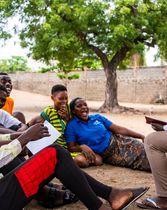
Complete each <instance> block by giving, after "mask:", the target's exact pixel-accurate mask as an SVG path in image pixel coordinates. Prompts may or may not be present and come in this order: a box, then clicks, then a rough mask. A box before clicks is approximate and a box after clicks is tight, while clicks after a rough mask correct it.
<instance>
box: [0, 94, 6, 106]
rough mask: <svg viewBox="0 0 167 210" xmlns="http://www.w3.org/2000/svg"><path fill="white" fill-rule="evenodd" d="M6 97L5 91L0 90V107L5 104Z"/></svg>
mask: <svg viewBox="0 0 167 210" xmlns="http://www.w3.org/2000/svg"><path fill="white" fill-rule="evenodd" d="M6 98H7V93H6V92H5V91H3V90H0V109H1V108H2V107H3V106H4V105H5V102H6Z"/></svg>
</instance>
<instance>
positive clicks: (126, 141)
mask: <svg viewBox="0 0 167 210" xmlns="http://www.w3.org/2000/svg"><path fill="white" fill-rule="evenodd" d="M70 108H71V112H72V113H73V115H74V118H73V119H72V120H71V121H70V122H69V123H68V125H67V128H66V132H65V136H66V141H67V143H68V149H69V151H70V152H82V153H83V155H82V156H83V159H82V161H83V165H85V166H87V165H89V164H93V165H96V164H94V163H95V160H96V155H99V156H100V157H101V158H102V160H103V161H104V162H106V163H109V164H112V165H117V166H124V167H129V168H133V169H139V170H145V171H150V165H149V162H148V160H147V157H146V153H145V150H144V145H143V143H142V142H140V141H138V140H136V139H135V138H138V139H141V140H143V139H144V135H142V134H140V133H137V132H134V131H132V130H130V129H127V128H125V127H122V126H119V125H116V124H114V123H113V122H111V121H109V120H108V119H107V118H105V117H103V116H102V115H99V114H95V115H89V109H88V106H87V103H86V102H85V101H84V100H83V99H81V98H76V99H74V100H73V101H72V102H71V103H70ZM118 134H119V135H118ZM131 137H133V138H131Z"/></svg>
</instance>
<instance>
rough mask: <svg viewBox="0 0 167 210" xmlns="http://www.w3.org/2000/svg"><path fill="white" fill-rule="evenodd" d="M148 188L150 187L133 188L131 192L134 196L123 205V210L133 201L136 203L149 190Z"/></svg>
mask: <svg viewBox="0 0 167 210" xmlns="http://www.w3.org/2000/svg"><path fill="white" fill-rule="evenodd" d="M148 189H149V187H146V188H137V189H131V192H132V193H133V197H132V198H131V200H130V201H129V202H128V203H126V204H125V205H124V206H123V207H121V210H125V209H127V208H128V207H129V206H130V205H131V204H132V203H134V202H135V201H136V200H138V199H139V198H140V197H141V196H142V195H144V194H145V193H146V192H147V191H148Z"/></svg>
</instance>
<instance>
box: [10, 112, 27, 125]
mask: <svg viewBox="0 0 167 210" xmlns="http://www.w3.org/2000/svg"><path fill="white" fill-rule="evenodd" d="M12 115H13V117H15V118H17V119H18V120H20V122H22V123H24V124H26V119H25V116H24V114H23V113H22V112H14V113H13V114H12Z"/></svg>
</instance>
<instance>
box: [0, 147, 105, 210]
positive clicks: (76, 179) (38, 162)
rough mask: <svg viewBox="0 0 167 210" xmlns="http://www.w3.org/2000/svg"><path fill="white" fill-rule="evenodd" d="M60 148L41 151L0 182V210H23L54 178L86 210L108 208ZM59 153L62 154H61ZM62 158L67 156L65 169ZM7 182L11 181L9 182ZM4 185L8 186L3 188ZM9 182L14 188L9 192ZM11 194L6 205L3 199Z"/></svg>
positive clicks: (67, 155) (65, 152) (66, 153)
mask: <svg viewBox="0 0 167 210" xmlns="http://www.w3.org/2000/svg"><path fill="white" fill-rule="evenodd" d="M60 148H61V147H59V146H57V147H56V146H55V147H49V148H46V149H44V150H42V151H41V152H39V153H38V154H37V155H35V156H33V157H32V158H31V159H29V160H28V161H26V162H25V163H24V164H23V165H22V166H21V167H19V168H17V169H16V170H15V171H12V172H11V173H9V174H8V175H6V176H5V177H4V178H3V179H2V180H1V181H0V187H1V188H3V191H1V194H0V203H1V204H2V206H4V207H3V208H2V210H7V209H10V210H16V209H21V208H23V207H24V206H25V205H26V204H27V203H28V202H29V201H30V200H31V199H32V198H34V196H35V195H36V194H37V192H38V190H39V189H40V188H41V187H43V186H44V185H45V184H46V183H47V182H49V181H50V180H51V179H52V178H53V177H54V176H56V177H57V178H59V179H60V180H61V181H62V183H63V184H65V186H67V187H70V189H71V190H72V191H73V192H75V193H77V196H78V197H79V198H80V200H81V201H83V203H84V204H85V206H87V208H88V209H91V210H97V209H100V208H101V207H103V208H102V209H107V208H105V207H104V206H102V201H101V200H100V199H99V198H98V197H97V196H96V194H95V193H94V192H93V190H92V189H91V187H90V186H89V184H88V182H87V180H86V178H85V176H84V175H83V173H81V172H80V169H79V168H78V167H77V166H76V164H75V163H74V161H73V160H72V158H71V156H70V155H69V154H68V152H67V151H66V150H64V149H62V148H61V149H60ZM61 153H62V155H60V154H61ZM63 156H65V157H67V159H66V158H64V161H65V160H67V166H68V167H67V166H65V167H64V165H65V162H64V161H62V160H61V158H62V157H63ZM73 169H74V170H73ZM9 180H11V181H10V183H9ZM5 183H9V184H8V186H7V187H4V186H5ZM12 183H14V185H15V186H16V187H15V188H12V189H11V188H9V186H12ZM78 186H79V187H78ZM11 191H12V194H11V203H10V204H9V203H8V204H7V203H6V202H7V201H6V202H5V200H4V199H3V198H4V197H5V198H6V195H7V194H10V193H11ZM20 196H21V197H22V199H20ZM18 200H19V202H18Z"/></svg>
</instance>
